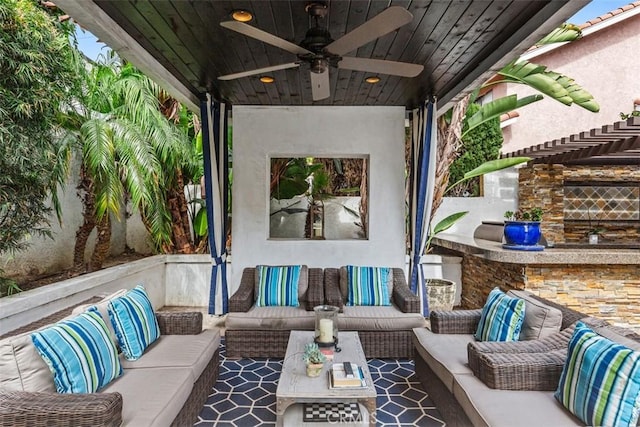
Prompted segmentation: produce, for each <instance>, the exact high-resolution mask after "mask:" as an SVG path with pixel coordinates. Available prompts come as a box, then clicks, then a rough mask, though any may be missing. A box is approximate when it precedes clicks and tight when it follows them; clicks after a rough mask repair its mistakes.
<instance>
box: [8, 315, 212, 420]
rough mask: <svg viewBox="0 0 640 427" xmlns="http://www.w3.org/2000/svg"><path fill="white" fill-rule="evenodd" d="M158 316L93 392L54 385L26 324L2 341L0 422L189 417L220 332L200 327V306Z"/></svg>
mask: <svg viewBox="0 0 640 427" xmlns="http://www.w3.org/2000/svg"><path fill="white" fill-rule="evenodd" d="M156 318H157V320H158V325H159V327H160V333H161V336H160V338H159V339H158V340H156V341H155V342H154V343H153V344H151V346H150V347H149V348H147V349H146V351H145V353H144V354H143V355H142V357H141V358H140V359H138V360H136V361H126V360H124V359H121V363H122V366H123V374H122V376H120V377H119V378H116V379H115V380H114V381H112V382H111V383H109V384H108V385H107V386H106V387H104V388H103V389H101V390H100V391H99V392H97V393H90V394H60V393H57V392H56V391H55V386H54V384H53V376H52V375H51V373H50V371H49V370H48V367H47V365H46V364H45V363H44V361H43V360H42V359H41V358H40V359H39V360H38V357H39V355H38V354H37V352H36V350H35V348H34V347H33V343H32V342H31V338H30V333H29V332H27V333H24V334H20V335H16V336H13V337H9V338H5V339H3V340H2V341H0V425H2V426H30V427H32V426H135V427H138V426H168V425H172V426H183V425H192V424H193V423H194V422H196V421H197V418H198V414H199V413H200V411H201V410H202V406H203V405H204V403H205V402H206V400H207V397H208V395H209V394H210V391H211V388H212V387H213V385H214V384H215V382H216V380H217V378H218V371H219V346H220V334H219V332H218V331H213V330H205V331H203V330H202V314H201V313H197V312H187V313H185V312H158V313H156ZM47 375H48V377H49V381H50V384H48V383H47V381H46V377H47ZM36 377H40V383H39V384H38V379H37V378H36ZM43 378H44V379H45V381H44V382H42V381H41V380H42V379H43Z"/></svg>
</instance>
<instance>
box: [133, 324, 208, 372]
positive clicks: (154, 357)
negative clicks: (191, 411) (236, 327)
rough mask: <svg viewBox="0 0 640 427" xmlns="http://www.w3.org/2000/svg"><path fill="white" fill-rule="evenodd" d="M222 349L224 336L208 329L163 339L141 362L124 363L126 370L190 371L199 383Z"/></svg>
mask: <svg viewBox="0 0 640 427" xmlns="http://www.w3.org/2000/svg"><path fill="white" fill-rule="evenodd" d="M219 347H220V333H219V332H218V331H217V330H211V329H207V330H204V331H202V333H200V334H198V335H162V336H161V337H160V338H158V339H157V340H156V342H154V343H153V344H151V346H150V347H149V348H147V349H146V350H145V352H144V354H143V355H142V357H141V358H140V359H138V360H125V359H124V358H123V359H121V362H122V368H123V369H125V371H127V370H129V369H144V368H190V369H191V374H192V381H193V382H195V381H196V380H197V379H198V378H199V377H200V374H202V372H203V371H204V369H205V368H206V367H207V364H208V363H209V361H210V360H211V358H212V357H213V355H214V353H215V352H216V351H217V350H218V348H219Z"/></svg>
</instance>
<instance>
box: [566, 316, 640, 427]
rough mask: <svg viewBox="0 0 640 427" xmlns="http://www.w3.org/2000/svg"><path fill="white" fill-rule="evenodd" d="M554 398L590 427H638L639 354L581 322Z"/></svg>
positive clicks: (639, 404)
mask: <svg viewBox="0 0 640 427" xmlns="http://www.w3.org/2000/svg"><path fill="white" fill-rule="evenodd" d="M555 398H556V399H558V401H559V402H560V403H561V404H562V405H564V407H565V408H567V409H568V410H569V411H570V412H571V413H572V414H574V415H576V416H577V417H578V418H580V419H581V420H582V421H583V422H584V423H586V424H587V425H593V426H611V427H621V426H635V425H636V423H637V421H638V413H639V412H640V352H638V351H633V350H631V349H630V348H627V347H625V346H623V345H621V344H616V343H615V342H613V341H611V340H609V339H607V338H604V337H602V336H600V335H598V334H596V333H595V332H593V331H592V330H591V329H589V328H588V327H587V326H585V324H584V323H582V322H578V323H577V324H576V329H575V331H574V332H573V336H572V337H571V340H570V341H569V350H568V353H567V360H566V361H565V364H564V368H563V370H562V375H561V376H560V382H559V383H558V389H557V390H556V392H555Z"/></svg>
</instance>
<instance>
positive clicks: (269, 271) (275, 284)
mask: <svg viewBox="0 0 640 427" xmlns="http://www.w3.org/2000/svg"><path fill="white" fill-rule="evenodd" d="M256 270H257V271H258V289H257V293H256V306H257V307H270V306H287V307H299V306H300V300H299V292H298V287H299V281H300V271H301V270H302V266H301V265H280V266H273V265H259V266H257V267H256Z"/></svg>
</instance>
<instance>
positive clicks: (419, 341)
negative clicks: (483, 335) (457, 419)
mask: <svg viewBox="0 0 640 427" xmlns="http://www.w3.org/2000/svg"><path fill="white" fill-rule="evenodd" d="M473 341H474V338H473V335H471V334H434V333H433V332H431V331H430V330H429V329H426V328H415V329H414V330H413V344H414V346H415V348H416V351H417V352H418V353H420V356H422V358H423V359H424V361H425V362H426V363H427V364H428V365H429V367H430V368H431V370H432V371H433V372H434V373H435V374H436V375H437V376H438V378H440V380H441V381H442V382H443V383H444V385H445V386H446V387H447V388H448V389H449V391H453V377H454V375H460V374H463V375H471V376H473V373H472V372H471V369H470V368H469V365H468V364H467V344H469V343H470V342H473Z"/></svg>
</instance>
